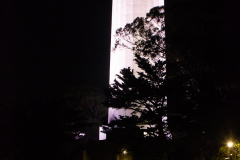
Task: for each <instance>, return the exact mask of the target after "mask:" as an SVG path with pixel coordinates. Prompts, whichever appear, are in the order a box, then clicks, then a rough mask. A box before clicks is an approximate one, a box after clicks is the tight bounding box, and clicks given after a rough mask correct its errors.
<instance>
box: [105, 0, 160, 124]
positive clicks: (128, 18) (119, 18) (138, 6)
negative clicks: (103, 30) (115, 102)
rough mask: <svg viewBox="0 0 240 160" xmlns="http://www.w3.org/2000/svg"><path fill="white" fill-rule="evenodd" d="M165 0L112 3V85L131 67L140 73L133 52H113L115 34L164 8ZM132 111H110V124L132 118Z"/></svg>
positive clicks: (126, 50) (118, 1) (111, 109)
mask: <svg viewBox="0 0 240 160" xmlns="http://www.w3.org/2000/svg"><path fill="white" fill-rule="evenodd" d="M163 5H164V0H113V2H112V32H111V55H110V74H109V75H110V76H109V83H110V84H112V83H113V82H114V79H115V78H116V75H117V74H119V73H120V71H121V69H123V68H128V67H130V68H131V69H133V70H134V72H135V73H136V71H139V68H138V66H137V64H136V63H135V62H134V61H133V59H134V55H133V53H132V51H131V50H129V49H126V48H117V49H116V50H114V51H113V48H114V45H115V33H116V30H117V29H118V28H121V27H122V28H123V27H124V26H125V25H126V24H127V23H131V22H133V20H134V19H135V18H137V17H146V13H148V12H149V11H150V9H151V8H153V7H156V6H163ZM131 112H132V111H130V110H125V109H114V108H109V109H108V123H110V122H111V120H114V119H115V117H116V118H119V115H122V116H125V115H126V116H131Z"/></svg>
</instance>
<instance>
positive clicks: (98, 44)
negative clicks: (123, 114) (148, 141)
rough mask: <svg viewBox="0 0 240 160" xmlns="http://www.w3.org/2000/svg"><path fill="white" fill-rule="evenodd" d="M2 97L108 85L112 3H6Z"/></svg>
mask: <svg viewBox="0 0 240 160" xmlns="http://www.w3.org/2000/svg"><path fill="white" fill-rule="evenodd" d="M2 7H3V8H2V11H3V23H1V24H3V25H2V26H1V29H2V31H3V32H2V34H1V40H2V49H3V50H2V51H3V52H2V53H1V60H0V61H1V62H0V65H1V71H2V72H3V73H1V77H2V78H1V98H3V99H9V100H12V99H19V98H20V99H21V98H22V97H25V98H31V97H32V96H33V97H38V96H43V95H48V94H55V93H59V92H61V91H62V88H65V87H70V86H79V85H92V86H95V87H99V88H103V87H106V86H107V85H108V74H109V73H108V72H109V51H110V32H111V31H110V29H111V0H105V1H104V2H103V1H99V0H91V1H82V0H68V1H65V2H59V1H54V0H50V1H49V0H48V1H38V2H31V1H17V0H16V1H11V2H10V1H5V2H4V3H3V5H2Z"/></svg>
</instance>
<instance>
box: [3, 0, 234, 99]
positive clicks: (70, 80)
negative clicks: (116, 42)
mask: <svg viewBox="0 0 240 160" xmlns="http://www.w3.org/2000/svg"><path fill="white" fill-rule="evenodd" d="M232 1H233V2H235V3H230V1H229V3H227V2H226V3H225V1H222V2H224V3H223V5H222V7H223V11H224V12H223V14H222V15H224V16H223V18H222V19H223V23H222V24H224V27H225V28H224V32H223V33H221V34H222V35H223V36H224V37H225V38H223V39H224V41H225V43H228V45H226V46H227V48H229V49H227V50H230V51H232V50H233V51H234V53H236V54H235V56H236V55H238V49H239V47H236V46H239V45H238V35H239V23H238V19H239V9H238V8H239V3H238V2H237V1H235V0H232ZM111 3H112V2H111V0H104V1H100V0H89V1H82V0H66V1H63V2H61V1H56V0H47V1H45V0H41V1H30V0H21V1H19V0H13V1H9V0H3V1H2V2H1V5H0V11H1V16H2V17H1V18H0V19H1V21H2V22H0V29H1V33H0V35H1V36H0V40H1V42H0V51H1V52H0V68H1V70H0V71H1V73H0V99H1V100H9V101H14V100H19V99H31V98H34V97H39V96H46V95H57V94H58V93H61V92H62V91H63V90H64V88H68V87H70V86H80V85H92V86H95V87H98V88H100V89H102V88H104V87H107V85H108V74H109V58H110V57H109V52H110V33H111ZM233 8H234V9H233ZM236 13H238V14H236ZM225 21H226V22H227V23H225ZM236 33H238V34H236ZM232 37H235V38H232Z"/></svg>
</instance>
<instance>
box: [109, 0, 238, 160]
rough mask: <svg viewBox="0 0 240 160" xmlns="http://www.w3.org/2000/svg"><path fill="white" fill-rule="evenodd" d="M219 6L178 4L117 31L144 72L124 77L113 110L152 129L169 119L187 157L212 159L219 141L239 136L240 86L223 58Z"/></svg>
mask: <svg viewBox="0 0 240 160" xmlns="http://www.w3.org/2000/svg"><path fill="white" fill-rule="evenodd" d="M214 5H215V4H213V3H211V2H209V3H207V5H206V4H204V3H203V2H200V1H194V2H193V1H188V2H177V3H175V4H173V5H172V6H169V7H168V8H166V9H165V10H166V11H165V12H163V11H164V10H163V8H161V7H155V8H153V9H152V10H150V12H149V13H148V14H147V16H146V18H137V19H135V20H134V21H133V23H130V24H127V25H126V26H125V27H124V28H120V29H118V30H117V31H116V45H115V48H114V49H118V48H121V47H123V48H128V49H131V50H133V52H134V55H135V62H136V63H137V64H138V66H139V68H140V69H141V71H140V72H136V71H132V70H131V69H129V68H125V69H123V70H122V71H121V73H120V75H118V76H117V79H116V80H115V81H114V84H112V85H111V86H110V98H109V106H111V107H115V108H121V107H124V108H129V109H133V110H134V112H136V113H137V112H139V113H141V117H140V119H141V118H142V120H141V122H144V120H146V121H145V122H146V123H147V122H149V123H150V124H151V122H152V124H153V123H156V121H158V124H159V122H161V120H160V119H161V118H160V117H161V116H166V115H167V116H168V128H169V129H170V131H171V133H172V134H173V138H174V139H176V140H177V141H178V142H179V141H181V140H183V142H184V143H185V145H184V146H186V149H185V151H183V152H184V153H185V157H186V154H188V157H192V158H193V157H196V156H203V157H205V158H210V157H211V156H210V154H211V152H212V151H213V150H214V144H216V143H215V142H216V141H218V139H217V137H218V138H219V137H221V136H222V135H220V133H221V134H224V133H226V132H225V130H226V128H227V130H228V131H229V130H231V129H233V130H234V126H236V125H237V121H238V119H239V118H237V116H236V115H237V113H239V112H238V111H237V108H236V106H237V105H238V104H239V101H238V100H237V98H236V95H239V93H240V92H239V91H240V89H239V81H238V80H237V79H236V78H237V77H235V76H234V74H233V73H232V71H231V70H230V68H228V67H229V65H228V64H229V61H226V58H225V57H226V54H225V53H223V52H222V48H221V37H220V34H218V33H219V32H220V31H221V27H219V26H220V25H221V23H222V22H221V17H219V13H220V12H219V10H218V9H215V8H217V7H215V6H214ZM164 17H166V22H165V19H164ZM165 23H166V26H165ZM165 33H166V37H165ZM163 59H166V62H164V61H162V60H163ZM233 62H234V61H233ZM165 66H167V67H166V68H165ZM166 71H167V72H166ZM164 77H165V78H164ZM166 97H167V99H168V103H167V104H168V107H165V105H164V103H163V101H164V100H166ZM155 102H156V103H155ZM143 108H144V109H143ZM152 108H154V109H152ZM159 108H160V109H159ZM145 115H146V116H145ZM230 115H232V116H230ZM220 117H221V118H220ZM226 119H227V120H226ZM164 125H165V124H161V126H164ZM159 126H160V124H159ZM235 130H236V129H235ZM180 139H181V140H180ZM181 145H183V143H182V144H181ZM179 146H180V145H179ZM187 148H188V149H187ZM190 148H192V149H190ZM215 148H216V147H215ZM182 149H184V148H182Z"/></svg>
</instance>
